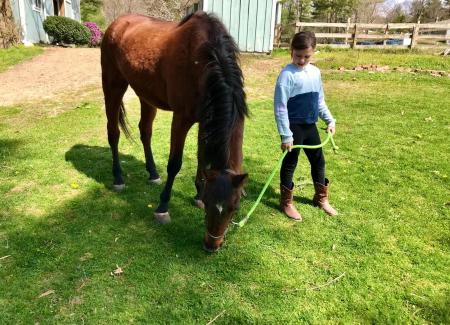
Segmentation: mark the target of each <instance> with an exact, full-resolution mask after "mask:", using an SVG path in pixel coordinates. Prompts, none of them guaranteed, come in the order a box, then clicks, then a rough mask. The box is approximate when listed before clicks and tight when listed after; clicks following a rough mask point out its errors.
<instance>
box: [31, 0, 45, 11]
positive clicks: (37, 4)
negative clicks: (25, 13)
mask: <svg viewBox="0 0 450 325" xmlns="http://www.w3.org/2000/svg"><path fill="white" fill-rule="evenodd" d="M42 2H43V0H33V10H36V11H39V12H41V11H42V9H44V6H43V4H42Z"/></svg>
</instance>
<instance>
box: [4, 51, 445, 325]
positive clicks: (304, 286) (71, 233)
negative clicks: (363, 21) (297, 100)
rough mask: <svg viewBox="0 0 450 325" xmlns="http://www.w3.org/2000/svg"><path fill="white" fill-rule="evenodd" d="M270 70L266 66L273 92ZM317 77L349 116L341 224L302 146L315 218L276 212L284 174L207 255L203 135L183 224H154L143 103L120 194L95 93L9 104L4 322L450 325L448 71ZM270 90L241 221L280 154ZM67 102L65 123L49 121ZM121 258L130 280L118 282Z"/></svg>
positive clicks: (344, 127)
mask: <svg viewBox="0 0 450 325" xmlns="http://www.w3.org/2000/svg"><path fill="white" fill-rule="evenodd" d="M337 55H338V56H339V55H341V54H340V53H337ZM404 56H405V60H408V55H404ZM259 60H263V59H262V58H251V59H249V62H244V64H246V65H249V64H257V63H258V62H259ZM273 60H279V61H280V63H276V62H275V64H274V65H281V62H285V61H286V60H288V58H287V57H278V58H275V59H273ZM425 61H426V60H425ZM246 77H247V82H248V83H250V84H251V85H252V92H251V94H256V93H257V85H255V84H254V83H252V80H253V78H261V75H258V76H256V75H251V74H247V75H246ZM275 77H276V76H274V74H273V73H272V72H267V74H266V77H265V78H266V79H267V80H266V82H267V83H273V82H274V78H275ZM323 79H324V84H325V92H326V97H327V102H328V104H329V106H330V108H331V109H332V112H333V113H334V115H335V116H336V118H337V121H338V122H337V135H336V137H335V139H336V141H337V144H338V146H339V147H340V150H339V152H338V154H333V152H332V150H331V148H330V147H327V148H326V149H325V155H326V159H327V174H328V177H329V178H330V180H331V188H330V193H331V195H330V199H331V202H332V203H333V205H334V206H335V207H336V208H337V209H338V210H339V212H340V216H339V217H337V218H330V217H327V216H326V215H325V214H324V213H322V212H321V211H320V210H318V209H317V208H314V207H313V206H312V205H311V201H310V199H311V197H312V194H313V186H312V184H311V181H310V176H309V172H308V170H309V168H308V164H307V162H306V159H305V156H304V155H303V154H302V155H301V159H300V162H299V166H298V168H297V171H296V176H295V182H296V184H298V185H299V186H298V188H297V195H296V201H297V206H298V208H299V210H300V211H301V213H302V214H303V216H304V222H302V223H295V222H291V221H289V220H287V219H286V218H285V217H283V215H282V214H281V213H280V212H279V211H278V209H277V202H278V197H279V190H278V186H277V181H276V180H275V181H274V182H273V184H272V186H271V187H269V189H268V192H267V193H266V195H265V196H264V198H263V200H262V203H261V205H260V206H258V208H257V209H256V211H255V213H254V215H253V216H252V217H251V219H250V220H249V222H248V223H247V224H246V225H245V227H243V228H242V229H232V230H231V231H230V232H229V234H228V236H227V239H226V244H225V246H224V247H223V248H222V249H221V250H220V251H219V252H218V253H217V254H213V255H208V254H205V253H204V252H203V251H202V249H201V241H202V234H203V231H204V226H203V214H202V213H201V211H199V210H197V209H196V208H195V207H194V206H193V204H192V196H193V195H194V191H195V187H194V184H193V180H194V176H195V170H196V159H195V157H196V134H195V133H196V129H195V128H194V129H193V130H192V131H191V132H190V134H189V137H188V141H187V144H186V149H185V156H184V164H183V168H182V170H181V172H180V174H179V176H178V177H177V179H176V181H175V185H174V189H173V197H172V201H171V206H170V209H171V215H172V223H171V224H169V225H165V226H158V225H156V224H154V222H153V217H152V214H153V209H154V208H155V206H156V204H157V202H158V197H159V192H160V190H161V188H160V187H153V186H150V185H148V184H147V183H146V179H147V175H146V172H145V168H144V159H143V152H142V149H141V145H140V143H139V141H138V139H139V136H138V133H137V127H136V125H137V122H138V112H139V108H138V105H137V103H136V102H133V103H130V104H129V105H127V110H128V112H129V118H130V121H131V123H132V125H134V128H133V134H134V137H135V139H136V142H135V143H134V142H130V141H126V140H122V141H121V144H120V150H121V153H122V156H121V160H122V166H123V169H124V172H125V177H126V183H127V188H126V189H125V191H124V192H122V193H115V192H114V191H112V189H111V183H112V176H111V172H110V171H111V157H110V151H109V147H108V144H107V140H106V134H105V133H106V132H105V130H106V121H105V117H104V113H103V109H102V102H101V93H100V92H99V91H98V90H97V91H95V90H92V89H91V90H89V91H90V94H91V95H90V96H89V97H87V98H88V99H86V97H85V99H83V101H80V100H79V98H80V95H79V94H71V95H70V96H68V95H66V96H62V97H61V98H57V99H55V101H54V102H51V101H47V102H36V103H32V104H24V105H22V106H20V107H19V106H18V107H8V108H3V107H2V108H0V112H1V123H2V124H1V127H0V139H1V140H0V142H1V143H0V194H1V197H2V200H1V207H0V258H1V257H3V256H9V257H6V258H3V259H1V260H0V279H1V281H0V314H1V315H2V323H6V324H25V323H27V324H28V323H35V322H40V323H41V324H48V323H64V324H66V323H91V324H111V323H120V324H121V323H129V322H134V323H142V324H146V323H183V324H186V323H187V324H191V323H192V324H193V323H195V324H196V323H203V324H206V323H207V322H208V321H210V320H212V319H213V318H214V317H215V316H217V315H219V314H221V313H222V312H223V311H224V313H223V314H221V315H220V317H219V318H218V319H217V320H216V321H215V323H217V324H236V323H267V324H274V323H279V324H283V323H291V324H298V323H316V324H321V323H417V324H419V323H420V324H422V323H449V322H450V312H449V310H450V309H449V308H448V307H449V304H450V298H449V297H450V273H449V272H448V270H449V269H450V257H449V248H450V241H449V238H450V230H449V229H450V222H449V218H450V213H449V208H450V202H449V197H450V196H449V194H450V191H449V187H448V177H449V175H450V165H449V160H450V159H449V152H448V138H449V131H450V125H449V124H448V116H449V114H450V98H449V96H448V89H449V88H450V78H434V77H431V76H427V75H412V74H400V73H390V74H369V73H364V72H358V73H337V72H325V73H324V74H323ZM262 87H264V85H262ZM264 92H266V90H265V88H264ZM271 96H272V94H269V93H268V94H266V97H267V98H266V99H264V97H257V96H254V95H250V96H249V106H250V109H251V112H252V116H251V118H250V119H249V120H248V121H247V124H246V131H245V143H244V164H245V169H246V171H248V172H249V173H250V179H249V182H248V185H247V193H248V196H247V197H246V198H244V199H243V201H242V207H241V210H242V213H241V215H240V217H242V216H243V215H245V213H246V212H247V211H248V210H249V209H250V207H251V205H252V203H253V202H254V200H256V198H257V196H258V194H259V191H260V190H261V188H262V186H263V184H264V182H265V180H266V177H267V176H268V174H269V173H270V171H271V170H272V168H273V166H274V164H275V161H276V159H277V157H279V155H280V152H279V144H278V142H279V137H278V136H277V133H276V127H275V123H274V121H273V112H272V103H271V100H270V97H271ZM61 106H65V107H66V110H63V111H61V113H60V114H59V115H57V116H54V114H49V115H46V114H45V113H46V112H47V111H48V112H50V111H52V110H51V108H52V107H58V108H59V107H61ZM36 107H43V109H42V111H41V112H37V111H36ZM170 120H171V115H170V114H169V113H165V112H161V111H160V112H159V113H158V115H157V119H156V121H155V131H154V138H153V139H154V141H153V143H154V152H155V160H156V163H157V166H158V168H159V171H160V172H161V174H162V175H163V176H164V178H165V166H166V160H167V155H168V150H169V140H168V137H169V125H170ZM320 126H322V124H320ZM117 266H120V267H121V268H122V269H123V271H124V273H123V275H121V276H111V275H110V273H111V272H112V271H114V270H115V269H116V267H117ZM333 279H337V280H336V281H335V282H332V281H333ZM48 290H53V291H54V292H53V293H50V294H48V295H46V296H44V297H41V298H39V296H40V295H41V294H42V293H44V292H47V291H48Z"/></svg>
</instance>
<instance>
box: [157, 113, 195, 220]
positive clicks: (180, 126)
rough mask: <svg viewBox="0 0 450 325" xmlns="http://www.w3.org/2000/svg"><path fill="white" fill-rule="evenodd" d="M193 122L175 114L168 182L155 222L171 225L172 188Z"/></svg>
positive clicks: (160, 197)
mask: <svg viewBox="0 0 450 325" xmlns="http://www.w3.org/2000/svg"><path fill="white" fill-rule="evenodd" d="M192 124H193V122H188V121H184V120H183V119H182V117H180V116H176V115H175V114H174V116H173V119H172V130H171V135H170V154H169V162H168V163H167V181H166V184H165V186H164V189H163V191H162V192H161V195H160V196H159V205H158V208H157V209H156V211H155V221H156V222H158V223H162V224H164V223H169V222H170V215H169V201H170V197H171V194H172V186H173V182H174V180H175V176H177V174H178V172H179V171H180V169H181V165H182V164H183V149H184V143H185V140H186V136H187V133H188V131H189V129H190V128H191V126H192Z"/></svg>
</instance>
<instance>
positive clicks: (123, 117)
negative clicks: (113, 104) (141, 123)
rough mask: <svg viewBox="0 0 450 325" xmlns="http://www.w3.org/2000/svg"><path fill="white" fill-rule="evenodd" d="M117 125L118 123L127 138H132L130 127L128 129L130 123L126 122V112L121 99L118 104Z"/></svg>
mask: <svg viewBox="0 0 450 325" xmlns="http://www.w3.org/2000/svg"><path fill="white" fill-rule="evenodd" d="M119 125H120V128H121V129H122V131H123V133H124V134H125V136H126V137H127V138H128V139H132V136H131V133H130V129H129V125H130V123H129V122H128V119H127V113H126V111H125V106H124V105H123V101H122V102H120V106H119Z"/></svg>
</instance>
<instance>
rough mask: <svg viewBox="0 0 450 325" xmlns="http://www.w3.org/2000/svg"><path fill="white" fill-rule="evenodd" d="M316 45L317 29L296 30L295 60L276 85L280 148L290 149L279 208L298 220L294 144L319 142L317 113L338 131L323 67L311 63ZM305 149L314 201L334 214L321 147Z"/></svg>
mask: <svg viewBox="0 0 450 325" xmlns="http://www.w3.org/2000/svg"><path fill="white" fill-rule="evenodd" d="M315 48H316V37H315V35H314V33H312V32H300V33H297V34H295V35H294V38H293V39H292V43H291V57H292V63H290V64H288V65H286V66H285V67H284V68H283V70H282V71H281V73H280V75H279V76H278V80H277V83H276V87H275V98H274V111H275V120H276V122H277V127H278V132H279V133H280V136H281V150H283V151H284V150H288V151H289V152H288V153H287V155H286V157H285V158H284V160H283V163H282V165H281V171H280V192H281V197H280V208H281V211H283V212H284V213H285V214H286V215H287V216H288V217H289V218H291V219H294V220H296V221H301V220H302V217H301V215H300V213H299V212H298V211H297V209H296V208H295V206H294V204H293V189H294V183H293V182H292V178H293V176H294V171H295V167H296V166H297V161H298V155H299V153H300V149H292V146H293V145H302V144H304V145H317V144H320V137H319V132H318V130H317V127H316V122H317V118H318V117H320V118H321V119H322V120H323V121H325V123H326V124H327V132H331V133H332V134H334V133H335V132H336V128H335V125H336V121H335V119H334V118H333V116H332V115H331V113H330V111H329V109H328V107H327V105H326V103H325V99H324V95H323V89H322V80H321V77H320V70H319V69H318V68H317V67H315V66H313V65H311V64H310V63H309V61H310V60H311V58H312V56H313V54H314V50H315ZM304 150H305V154H306V156H307V157H308V160H309V163H310V165H311V176H312V179H313V182H314V189H315V195H314V198H313V203H314V205H317V206H319V207H320V208H322V209H323V210H324V211H325V212H326V213H327V214H329V215H330V216H335V215H337V211H336V210H335V209H333V207H332V206H331V205H330V203H329V202H328V179H326V178H325V159H324V156H323V153H322V149H321V148H319V149H304Z"/></svg>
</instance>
